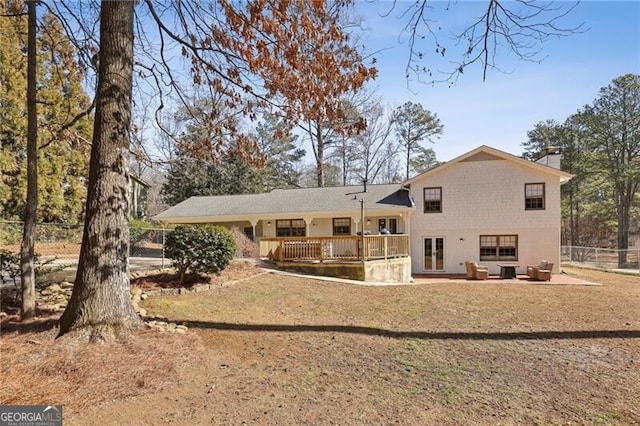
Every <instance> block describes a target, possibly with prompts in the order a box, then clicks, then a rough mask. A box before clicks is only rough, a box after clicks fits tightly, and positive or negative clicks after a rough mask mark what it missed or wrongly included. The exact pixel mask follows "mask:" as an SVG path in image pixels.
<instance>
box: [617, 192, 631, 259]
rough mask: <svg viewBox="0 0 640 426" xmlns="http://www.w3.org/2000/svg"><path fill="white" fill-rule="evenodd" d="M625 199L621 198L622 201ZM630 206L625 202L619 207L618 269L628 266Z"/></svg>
mask: <svg viewBox="0 0 640 426" xmlns="http://www.w3.org/2000/svg"><path fill="white" fill-rule="evenodd" d="M622 198H623V197H622V196H620V199H622ZM629 218H630V211H629V205H625V203H624V201H622V202H621V205H619V206H618V250H619V251H618V267H619V268H625V267H626V265H627V249H628V248H629Z"/></svg>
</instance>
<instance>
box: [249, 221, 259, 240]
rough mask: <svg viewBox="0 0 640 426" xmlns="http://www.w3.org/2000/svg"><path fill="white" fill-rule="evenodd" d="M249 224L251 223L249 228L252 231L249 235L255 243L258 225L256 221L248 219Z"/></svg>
mask: <svg viewBox="0 0 640 426" xmlns="http://www.w3.org/2000/svg"><path fill="white" fill-rule="evenodd" d="M249 222H251V228H252V229H253V230H252V232H251V235H252V236H253V242H254V243H255V242H257V241H256V240H257V238H256V225H257V224H258V219H249Z"/></svg>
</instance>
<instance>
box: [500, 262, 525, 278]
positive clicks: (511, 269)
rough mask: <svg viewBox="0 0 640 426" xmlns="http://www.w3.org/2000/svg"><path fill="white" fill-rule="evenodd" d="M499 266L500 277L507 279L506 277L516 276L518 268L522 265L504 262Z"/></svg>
mask: <svg viewBox="0 0 640 426" xmlns="http://www.w3.org/2000/svg"><path fill="white" fill-rule="evenodd" d="M498 266H499V267H500V278H502V279H503V280H505V279H510V278H515V277H516V268H518V267H519V266H520V265H512V264H506V265H505V264H502V265H498Z"/></svg>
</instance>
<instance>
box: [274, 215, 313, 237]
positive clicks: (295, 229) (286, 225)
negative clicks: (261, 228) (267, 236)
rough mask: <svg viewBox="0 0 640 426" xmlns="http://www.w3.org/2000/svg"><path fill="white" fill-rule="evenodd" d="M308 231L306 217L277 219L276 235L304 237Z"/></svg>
mask: <svg viewBox="0 0 640 426" xmlns="http://www.w3.org/2000/svg"><path fill="white" fill-rule="evenodd" d="M306 231H307V228H306V226H305V225H304V219H284V220H276V237H304V236H305V234H306Z"/></svg>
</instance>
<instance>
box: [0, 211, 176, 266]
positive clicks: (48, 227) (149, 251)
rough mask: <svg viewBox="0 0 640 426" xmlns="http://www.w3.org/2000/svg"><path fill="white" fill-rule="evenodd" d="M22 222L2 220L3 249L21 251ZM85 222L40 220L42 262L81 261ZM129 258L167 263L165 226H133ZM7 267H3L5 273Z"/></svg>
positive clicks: (38, 241) (37, 249)
mask: <svg viewBox="0 0 640 426" xmlns="http://www.w3.org/2000/svg"><path fill="white" fill-rule="evenodd" d="M23 226H24V225H23V223H22V222H8V221H0V250H6V251H8V252H10V253H13V254H19V253H20V245H21V244H22V232H23ZM83 228H84V225H83V224H79V225H71V224H53V223H39V224H38V225H37V226H36V237H35V241H36V242H35V252H36V255H37V259H38V260H39V261H40V262H47V263H48V264H49V265H51V266H56V267H57V268H65V267H72V266H75V265H77V263H78V257H79V255H80V244H81V243H82V232H83ZM129 236H130V247H129V261H130V263H131V266H132V269H134V268H133V267H134V266H135V265H137V264H140V265H144V264H151V263H152V264H154V265H156V266H157V267H164V266H165V265H166V264H168V262H166V260H165V258H164V241H165V230H164V229H162V228H137V227H131V228H130V229H129ZM3 272H6V271H0V273H3Z"/></svg>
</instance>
